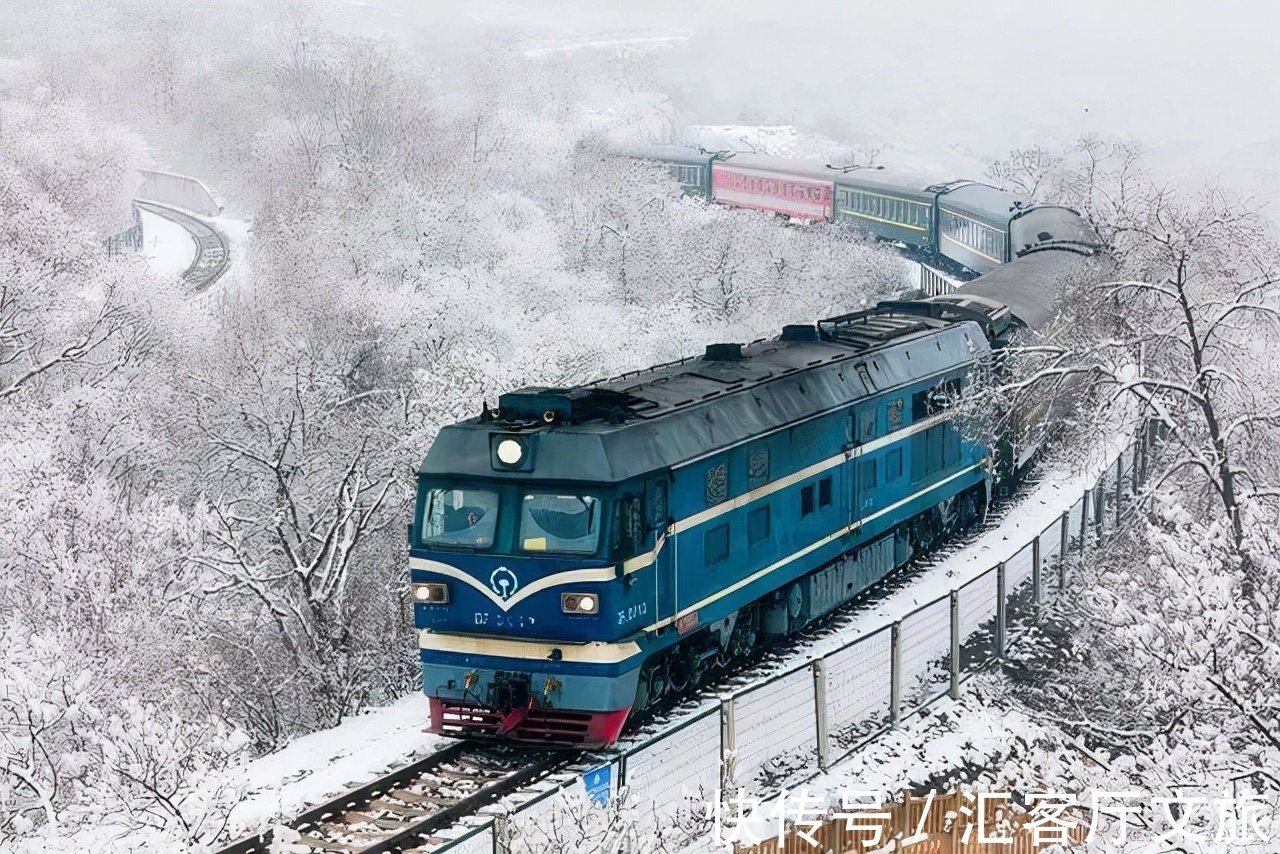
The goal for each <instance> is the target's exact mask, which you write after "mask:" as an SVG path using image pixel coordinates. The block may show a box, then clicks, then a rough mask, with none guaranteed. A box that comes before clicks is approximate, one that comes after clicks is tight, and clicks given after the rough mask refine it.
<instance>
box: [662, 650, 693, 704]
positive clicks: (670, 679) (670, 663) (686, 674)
mask: <svg viewBox="0 0 1280 854" xmlns="http://www.w3.org/2000/svg"><path fill="white" fill-rule="evenodd" d="M665 658H666V659H667V667H666V671H667V684H668V685H670V687H671V690H673V691H675V692H676V693H680V692H681V691H684V690H685V689H686V688H688V687H689V684H690V683H691V682H694V681H696V678H695V677H696V674H695V673H693V670H692V668H691V667H690V666H689V659H688V658H686V657H685V656H684V655H682V654H681V651H680V647H676V648H675V649H674V650H672V651H671V654H670V655H669V656H665Z"/></svg>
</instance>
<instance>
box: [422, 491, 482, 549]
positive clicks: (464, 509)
mask: <svg viewBox="0 0 1280 854" xmlns="http://www.w3.org/2000/svg"><path fill="white" fill-rule="evenodd" d="M497 527H498V493H497V490H493V489H470V488H468V489H432V490H428V492H427V500H426V503H425V509H424V510H423V512H422V542H423V544H425V545H432V546H459V547H462V548H471V549H487V548H490V547H492V546H493V534H494V531H495V530H497Z"/></svg>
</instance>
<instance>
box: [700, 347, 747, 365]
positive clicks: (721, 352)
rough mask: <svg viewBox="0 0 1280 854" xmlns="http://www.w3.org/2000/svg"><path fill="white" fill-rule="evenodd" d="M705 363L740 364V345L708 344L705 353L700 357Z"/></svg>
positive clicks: (741, 356) (741, 357)
mask: <svg viewBox="0 0 1280 854" xmlns="http://www.w3.org/2000/svg"><path fill="white" fill-rule="evenodd" d="M702 358H703V360H704V361H707V362H741V361H742V360H743V358H744V357H743V355H742V345H741V344H708V345H707V352H706V354H705V355H704V356H703V357H702Z"/></svg>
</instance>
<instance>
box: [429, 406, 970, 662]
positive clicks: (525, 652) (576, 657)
mask: <svg viewBox="0 0 1280 854" xmlns="http://www.w3.org/2000/svg"><path fill="white" fill-rule="evenodd" d="M921 423H924V422H921ZM982 465H983V464H982V463H975V464H974V465H971V466H969V467H967V468H964V469H961V470H960V471H958V472H955V473H954V474H951V475H949V476H948V477H946V478H944V479H942V480H940V481H938V482H937V483H935V484H932V485H930V486H927V487H925V488H924V489H921V490H920V491H918V492H915V493H912V494H911V495H908V496H907V497H906V498H903V499H902V500H900V501H896V502H894V503H893V504H890V505H889V506H888V507H885V508H884V509H882V510H877V511H876V512H875V513H872V514H871V515H870V516H864V517H862V518H861V519H858V520H857V521H856V522H853V523H852V524H849V525H842V526H841V527H840V528H838V529H837V530H835V531H834V532H832V533H830V534H828V535H827V536H825V537H823V538H822V539H820V540H817V541H815V542H813V543H810V544H809V545H807V546H805V547H804V548H802V549H800V550H799V551H797V552H794V553H792V554H789V555H787V556H786V557H784V558H782V559H781V560H777V561H774V562H773V563H771V564H769V565H768V566H766V567H765V568H764V569H762V570H760V571H759V572H756V573H753V574H752V575H750V576H748V577H746V578H744V579H742V580H741V581H739V582H737V583H736V584H734V585H732V586H730V587H727V588H725V589H724V590H720V591H718V592H716V593H715V594H714V595H712V596H708V597H707V598H705V599H703V600H701V601H699V602H697V603H695V604H693V605H690V606H689V607H687V608H684V609H682V610H681V611H680V612H679V613H677V614H675V615H674V616H672V617H669V618H667V619H665V620H660V621H658V622H656V623H652V624H651V625H648V626H645V627H644V628H643V629H642V630H641V631H645V632H651V631H655V630H657V629H660V628H662V627H663V626H668V625H670V624H672V623H674V622H675V621H676V620H678V619H680V618H681V617H684V616H686V615H688V614H691V613H693V612H694V611H697V610H698V609H699V608H705V607H706V606H707V605H710V604H711V603H712V602H715V601H717V600H719V599H723V598H724V597H725V596H728V595H729V594H731V593H736V592H737V591H738V590H741V589H742V588H743V587H745V586H747V585H748V584H751V583H752V582H754V581H758V580H759V579H761V578H763V577H764V576H766V575H768V574H769V573H771V572H774V571H775V570H778V569H781V568H782V567H784V566H786V565H787V564H789V563H791V562H792V561H794V560H797V559H799V558H802V557H804V556H805V555H807V554H810V553H811V552H814V551H816V550H818V549H820V548H822V547H823V546H825V545H828V544H829V543H831V542H833V541H835V540H837V539H839V538H840V537H842V536H844V535H845V534H848V533H851V532H853V531H856V530H859V529H860V528H861V527H862V526H863V525H864V524H866V523H868V522H871V521H874V520H875V519H878V518H880V517H881V516H883V515H884V514H886V513H891V512H892V511H894V510H897V509H898V508H899V507H902V506H903V505H905V504H907V503H908V502H910V501H914V500H915V499H917V498H919V497H921V496H922V495H927V494H928V493H930V492H932V491H933V490H935V489H937V488H938V487H940V486H944V485H945V484H947V483H950V482H951V481H953V480H955V479H956V478H958V477H961V476H962V475H965V474H968V473H969V472H971V471H974V470H976V469H980V468H982ZM422 563H434V562H433V561H422ZM441 566H445V564H441ZM422 568H423V569H426V568H428V567H422ZM449 569H450V570H453V567H449ZM612 571H613V567H608V568H606V569H604V570H574V572H608V573H612ZM454 572H457V570H454ZM570 574H571V573H568V572H562V573H559V574H558V575H552V576H548V577H547V578H543V579H539V581H541V582H545V581H552V580H554V579H560V578H562V577H564V576H566V575H570ZM450 575H451V577H456V576H453V575H452V573H450ZM471 583H475V582H474V581H472V582H471ZM536 583H538V582H535V584H536ZM555 583H560V582H559V581H555ZM530 586H532V585H530ZM546 586H549V585H543V586H542V587H540V588H539V589H544V588H545V587H546ZM491 598H492V597H491ZM507 607H510V603H507V604H506V605H503V609H504V610H505V609H506V608H507ZM419 644H421V647H422V649H429V650H433V651H440V652H462V653H470V654H473V655H495V656H502V657H506V658H525V659H531V660H545V659H546V658H547V657H548V656H549V655H550V654H551V653H550V650H551V649H552V648H553V647H554V648H555V649H559V650H561V654H562V655H563V656H564V660H566V661H578V662H584V663H597V664H614V663H617V662H620V661H625V660H626V659H628V658H630V657H631V656H632V655H634V654H635V652H631V651H629V650H631V648H633V647H634V648H635V651H637V652H638V651H639V647H638V646H637V645H636V644H635V643H634V642H628V643H620V644H610V643H600V642H592V643H587V644H573V643H564V642H551V643H543V642H539V641H515V640H506V639H500V638H487V637H478V636H476V635H459V634H449V633H437V632H432V631H429V630H423V631H422V632H421V633H420V634H419Z"/></svg>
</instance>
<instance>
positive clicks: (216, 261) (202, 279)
mask: <svg viewBox="0 0 1280 854" xmlns="http://www.w3.org/2000/svg"><path fill="white" fill-rule="evenodd" d="M133 203H134V204H135V205H137V206H138V207H139V208H141V209H142V210H144V211H148V212H149V213H153V214H155V215H156V216H159V217H163V218H165V219H167V220H169V221H170V222H172V223H174V224H175V225H180V226H182V228H183V229H185V230H186V232H187V233H188V234H190V235H191V239H192V240H194V241H195V244H196V254H195V257H194V258H193V259H191V264H190V266H188V267H187V269H186V270H185V271H184V272H183V274H182V278H183V281H185V282H187V284H189V285H191V286H192V287H193V289H194V290H195V292H196V293H200V292H201V291H204V290H207V289H208V288H209V286H211V285H212V284H213V283H214V282H216V281H218V279H220V278H221V277H222V274H223V273H225V272H227V267H229V266H230V265H231V252H230V250H229V249H228V247H227V241H226V239H225V238H223V236H222V235H221V234H220V233H219V232H218V230H217V229H215V228H214V227H213V226H211V225H209V224H208V223H207V222H205V221H203V220H201V219H198V218H197V217H194V216H192V215H191V214H189V213H186V212H184V211H181V210H178V209H177V208H174V207H171V206H169V205H165V204H161V203H159V202H150V201H144V200H142V199H134V201H133Z"/></svg>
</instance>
